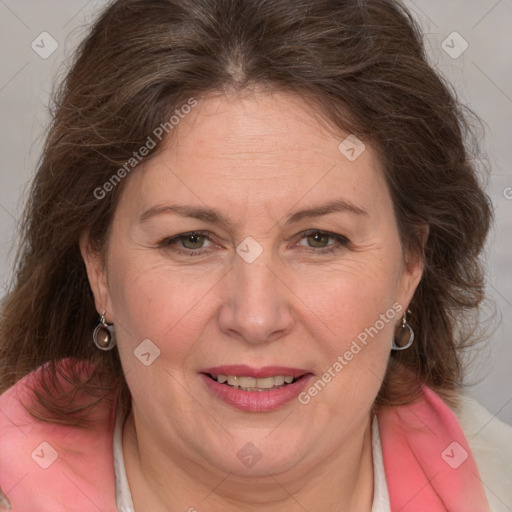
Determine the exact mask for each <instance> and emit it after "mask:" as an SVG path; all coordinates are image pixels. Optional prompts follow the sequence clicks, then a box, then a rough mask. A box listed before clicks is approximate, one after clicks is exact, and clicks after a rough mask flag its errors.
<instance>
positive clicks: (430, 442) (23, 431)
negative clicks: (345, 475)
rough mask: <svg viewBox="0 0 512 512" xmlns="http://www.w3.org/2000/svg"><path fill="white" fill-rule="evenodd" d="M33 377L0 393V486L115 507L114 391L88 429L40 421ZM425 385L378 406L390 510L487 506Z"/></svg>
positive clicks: (56, 509)
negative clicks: (33, 408)
mask: <svg viewBox="0 0 512 512" xmlns="http://www.w3.org/2000/svg"><path fill="white" fill-rule="evenodd" d="M30 379H37V372H34V373H33V374H31V375H29V376H27V377H25V378H24V379H23V380H21V381H20V382H18V384H17V385H15V386H13V387H12V388H11V389H9V390H8V391H7V392H5V393H4V394H3V395H1V396H0V488H1V489H2V490H3V492H4V494H5V495H6V496H7V498H8V500H9V502H10V504H11V510H12V511H13V512H65V511H66V512H70V511H77V512H98V510H101V511H103V512H117V507H116V501H115V494H116V493H115V475H114V462H113V445H112V440H113V431H114V423H115V410H116V407H115V403H116V402H115V397H112V398H111V399H109V400H104V401H102V402H101V403H100V404H98V405H97V406H96V408H95V410H94V419H95V420H96V421H97V423H96V424H97V427H95V428H94V429H93V430H84V429H80V428H76V427H69V426H62V425H58V424H50V423H43V422H41V421H39V420H36V419H35V418H33V417H32V416H30V415H29V414H28V413H27V411H26V410H25V408H24V407H23V406H22V405H21V401H23V402H24V403H26V404H28V403H30V394H29V391H28V388H27V383H28V382H29V381H30ZM32 382H36V383H37V382H38V381H37V380H33V381H32ZM422 390H423V395H422V397H421V399H420V400H419V401H418V402H416V403H414V404H412V405H408V406H399V407H391V408H384V409H382V410H381V411H380V412H379V413H378V421H379V430H380V436H381V442H382V452H383V459H384V467H385V473H386V480H387V484H388V491H389V496H390V502H391V510H392V511H393V512H395V511H396V512H398V511H400V512H420V511H421V512H441V511H446V510H449V511H450V512H459V511H460V512H488V511H489V510H490V508H489V505H488V502H487V499H486V496H485V493H484V490H483V486H482V483H481V480H480V477H479V473H478V469H477V467H476V464H475V461H474V459H473V455H472V453H471V450H470V448H469V446H468V443H467V440H466V438H465V436H464V433H463V431H462V429H461V427H460V425H459V423H458V421H457V419H456V417H455V416H454V414H453V412H452V411H451V410H450V409H449V408H448V407H447V406H446V405H445V404H444V402H443V401H442V400H441V399H440V398H439V397H438V396H437V395H436V394H435V393H434V392H433V391H431V390H430V389H428V388H426V387H425V386H423V388H422ZM0 510H3V509H2V507H1V498H0ZM6 510H9V509H6Z"/></svg>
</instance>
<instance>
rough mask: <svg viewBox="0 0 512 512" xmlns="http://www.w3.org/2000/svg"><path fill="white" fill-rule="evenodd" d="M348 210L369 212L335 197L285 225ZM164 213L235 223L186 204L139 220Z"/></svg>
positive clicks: (163, 207)
mask: <svg viewBox="0 0 512 512" xmlns="http://www.w3.org/2000/svg"><path fill="white" fill-rule="evenodd" d="M336 212H348V213H352V214H355V215H365V216H368V212H367V211H366V210H365V209H363V208H361V207H360V206H357V205H355V204H353V203H351V202H348V201H346V200H344V199H335V200H333V201H330V202H328V203H325V204H321V205H317V206H312V207H310V208H306V209H303V210H299V211H296V212H294V213H292V214H291V215H290V216H289V217H288V218H287V220H286V223H285V225H290V224H294V223H297V222H299V221H301V220H303V219H308V218H313V217H321V216H323V215H328V214H329V213H336ZM162 214H173V215H179V216H181V217H189V218H193V219H198V220H202V221H204V222H208V223H210V224H220V225H224V226H225V227H228V228H229V227H231V228H232V227H234V223H233V222H232V221H230V220H229V219H228V218H226V217H225V216H224V215H223V214H222V213H220V212H219V211H218V210H216V209H214V208H206V207H204V208H203V207H197V206H186V205H156V206H153V207H152V208H150V209H149V210H147V211H145V212H144V213H143V214H142V215H141V216H140V217H139V222H140V223H142V222H145V221H147V220H148V219H150V218H152V217H155V216H157V215H162Z"/></svg>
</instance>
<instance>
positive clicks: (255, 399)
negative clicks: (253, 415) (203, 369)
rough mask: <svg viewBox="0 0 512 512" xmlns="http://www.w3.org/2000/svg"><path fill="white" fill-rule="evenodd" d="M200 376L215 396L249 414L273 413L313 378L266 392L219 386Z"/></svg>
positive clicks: (202, 375) (303, 377)
mask: <svg viewBox="0 0 512 512" xmlns="http://www.w3.org/2000/svg"><path fill="white" fill-rule="evenodd" d="M200 375H201V378H202V379H203V381H204V383H205V384H206V385H207V386H208V388H209V390H210V391H211V392H212V393H213V394H214V395H215V396H217V397H218V398H220V399H221V400H223V401H224V402H226V403H227V404H229V405H232V406H233V407H236V408H237V409H241V410H242V411H249V412H265V411H274V410H275V409H279V408H280V407H283V406H284V405H286V404H287V403H288V402H290V401H292V400H293V399H295V398H297V397H298V396H299V394H300V393H301V391H302V390H303V389H304V388H305V387H306V386H307V384H308V382H309V380H310V378H311V377H313V376H312V375H311V374H308V375H303V376H302V377H301V378H300V379H298V380H296V381H295V382H292V383H291V384H287V385H286V386H283V387H282V388H276V389H270V390H268V391H243V390H241V389H235V388H232V387H231V386H227V385H225V384H220V383H219V382H217V381H216V380H213V379H212V378H210V377H208V375H205V374H204V373H201V374H200Z"/></svg>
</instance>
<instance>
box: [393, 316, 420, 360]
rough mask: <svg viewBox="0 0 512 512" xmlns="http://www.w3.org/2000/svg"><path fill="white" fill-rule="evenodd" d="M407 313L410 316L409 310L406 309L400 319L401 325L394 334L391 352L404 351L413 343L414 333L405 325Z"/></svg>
mask: <svg viewBox="0 0 512 512" xmlns="http://www.w3.org/2000/svg"><path fill="white" fill-rule="evenodd" d="M407 313H409V314H411V310H410V309H408V310H407V311H406V312H405V313H404V316H403V317H402V325H401V326H400V328H399V329H398V331H397V333H396V334H395V338H394V339H393V345H392V346H391V349H392V350H405V349H406V348H409V347H410V346H411V345H412V342H413V341H414V331H413V330H412V327H411V326H410V325H409V324H408V323H407Z"/></svg>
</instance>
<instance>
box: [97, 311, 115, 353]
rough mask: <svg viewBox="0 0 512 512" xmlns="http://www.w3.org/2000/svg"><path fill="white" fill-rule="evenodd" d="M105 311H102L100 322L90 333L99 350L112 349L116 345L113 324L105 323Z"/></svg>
mask: <svg viewBox="0 0 512 512" xmlns="http://www.w3.org/2000/svg"><path fill="white" fill-rule="evenodd" d="M105 313H106V311H103V314H102V315H101V319H100V323H99V324H98V325H97V326H96V329H94V332H93V334H92V339H93V340H94V344H95V345H96V346H97V347H98V348H99V349H100V350H104V351H107V350H112V349H113V348H114V347H115V346H116V335H115V329H114V324H107V321H106V320H105Z"/></svg>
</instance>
